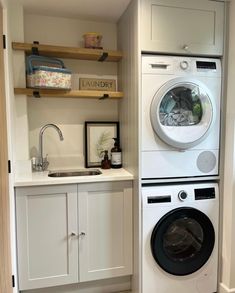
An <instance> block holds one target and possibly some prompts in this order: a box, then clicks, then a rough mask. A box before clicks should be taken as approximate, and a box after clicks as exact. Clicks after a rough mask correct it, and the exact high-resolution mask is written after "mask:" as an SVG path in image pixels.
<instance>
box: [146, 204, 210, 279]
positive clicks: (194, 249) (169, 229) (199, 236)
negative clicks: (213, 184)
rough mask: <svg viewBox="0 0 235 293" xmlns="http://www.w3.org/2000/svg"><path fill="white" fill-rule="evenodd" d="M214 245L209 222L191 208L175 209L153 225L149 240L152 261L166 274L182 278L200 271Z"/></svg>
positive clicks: (199, 212) (203, 215)
mask: <svg viewBox="0 0 235 293" xmlns="http://www.w3.org/2000/svg"><path fill="white" fill-rule="evenodd" d="M214 243H215V232H214V228H213V225H212V223H211V221H210V219H209V218H208V217H207V216H206V215H205V214H204V213H202V212H201V211H199V210H197V209H194V208H187V207H184V208H178V209H174V210H172V211H171V212H169V213H167V214H166V215H165V216H164V217H162V218H161V220H160V221H159V222H158V223H157V224H156V226H155V227H154V229H153V232H152V236H151V250H152V255H153V257H154V259H155V261H156V262H157V263H158V264H159V266H160V267H161V268H162V269H163V270H164V271H166V272H168V273H170V274H172V275H178V276H184V275H189V274H192V273H193V272H195V271H197V270H199V269H200V268H201V267H202V266H203V265H204V264H205V263H206V262H207V260H208V259H209V257H210V255H211V253H212V251H213V248H214Z"/></svg>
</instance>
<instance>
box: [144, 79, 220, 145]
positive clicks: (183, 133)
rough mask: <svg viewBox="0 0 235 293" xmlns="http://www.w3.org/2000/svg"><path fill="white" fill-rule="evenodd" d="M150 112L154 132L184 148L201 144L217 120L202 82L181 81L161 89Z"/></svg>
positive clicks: (173, 81) (166, 140)
mask: <svg viewBox="0 0 235 293" xmlns="http://www.w3.org/2000/svg"><path fill="white" fill-rule="evenodd" d="M150 112H151V113H150V116H151V123H152V127H153V129H154V132H155V133H156V134H157V135H158V136H159V137H160V138H161V139H162V140H163V141H164V142H166V143H167V144H169V145H171V146H173V147H176V148H180V149H186V148H190V147H193V146H195V145H197V144H198V143H199V142H201V141H202V140H203V139H204V138H205V137H206V136H207V134H208V133H209V129H210V127H211V125H212V122H213V121H214V119H215V117H214V116H215V115H214V112H213V105H212V100H211V99H210V95H209V93H208V90H207V89H205V87H204V86H203V85H202V84H201V83H199V82H197V83H194V82H191V81H188V82H187V81H181V80H180V79H175V80H172V81H171V82H168V83H166V84H165V85H163V86H162V87H161V88H160V89H159V91H158V92H157V93H156V94H155V96H154V98H153V101H152V104H151V111H150Z"/></svg>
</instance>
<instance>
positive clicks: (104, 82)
mask: <svg viewBox="0 0 235 293" xmlns="http://www.w3.org/2000/svg"><path fill="white" fill-rule="evenodd" d="M79 89H80V90H95V91H112V92H113V91H116V80H115V79H103V78H79Z"/></svg>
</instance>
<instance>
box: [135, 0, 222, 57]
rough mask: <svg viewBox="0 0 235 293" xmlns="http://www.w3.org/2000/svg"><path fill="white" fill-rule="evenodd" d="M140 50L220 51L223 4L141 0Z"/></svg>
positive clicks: (218, 53) (201, 0)
mask: <svg viewBox="0 0 235 293" xmlns="http://www.w3.org/2000/svg"><path fill="white" fill-rule="evenodd" d="M140 27H141V36H140V40H141V50H142V52H159V53H172V54H174V53H176V54H183V55H210V56H221V55H222V54H223V30H224V29H223V27H224V3H223V2H217V1H210V0H197V1H194V0H141V24H140Z"/></svg>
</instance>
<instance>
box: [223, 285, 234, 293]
mask: <svg viewBox="0 0 235 293" xmlns="http://www.w3.org/2000/svg"><path fill="white" fill-rule="evenodd" d="M219 293H235V288H232V289H229V288H228V287H227V286H226V285H224V284H223V283H220V284H219Z"/></svg>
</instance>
